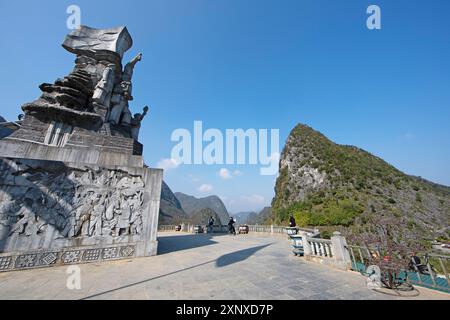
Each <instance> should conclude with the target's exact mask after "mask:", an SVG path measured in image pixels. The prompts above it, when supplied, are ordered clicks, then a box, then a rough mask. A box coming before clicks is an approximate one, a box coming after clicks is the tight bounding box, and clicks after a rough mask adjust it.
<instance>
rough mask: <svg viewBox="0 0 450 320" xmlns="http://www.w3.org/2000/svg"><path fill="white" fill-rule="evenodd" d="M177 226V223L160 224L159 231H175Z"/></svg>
mask: <svg viewBox="0 0 450 320" xmlns="http://www.w3.org/2000/svg"><path fill="white" fill-rule="evenodd" d="M176 227H177V226H176V225H160V226H158V231H159V232H170V231H175V228H176Z"/></svg>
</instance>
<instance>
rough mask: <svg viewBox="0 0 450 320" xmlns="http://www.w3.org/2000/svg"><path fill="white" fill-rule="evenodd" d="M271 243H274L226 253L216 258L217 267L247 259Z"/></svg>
mask: <svg viewBox="0 0 450 320" xmlns="http://www.w3.org/2000/svg"><path fill="white" fill-rule="evenodd" d="M270 245H272V244H266V245H264V246H259V247H254V248H248V249H244V250H240V251H236V252H231V253H228V254H225V255H223V256H221V257H219V259H217V260H216V267H218V268H222V267H226V266H229V265H230V264H233V263H237V262H241V261H244V260H247V259H248V258H249V257H251V256H252V255H254V254H255V253H256V252H258V251H260V250H262V249H264V248H267V247H268V246H270Z"/></svg>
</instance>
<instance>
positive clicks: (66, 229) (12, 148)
mask: <svg viewBox="0 0 450 320" xmlns="http://www.w3.org/2000/svg"><path fill="white" fill-rule="evenodd" d="M132 43H133V42H132V38H131V36H130V34H129V33H128V30H127V29H126V28H125V27H119V28H114V29H103V30H99V29H93V28H89V27H86V26H81V27H80V28H79V29H77V30H75V31H73V32H72V33H71V34H69V35H68V36H66V39H65V40H64V43H63V47H64V48H65V49H66V50H68V51H69V52H71V53H73V54H75V55H76V60H75V67H74V69H73V71H72V72H71V73H70V74H69V75H67V76H66V77H64V78H63V79H57V80H56V81H55V82H54V83H53V84H49V83H44V84H42V85H41V86H40V89H41V91H42V95H41V96H40V97H39V98H38V99H37V100H35V101H33V102H31V103H27V104H25V105H23V106H22V109H23V111H24V112H25V117H24V118H23V119H21V123H20V127H19V128H18V129H17V130H15V131H14V132H13V133H11V134H10V135H8V136H7V137H4V138H3V139H1V140H0V272H2V271H11V270H21V269H29V268H37V267H48V266H54V265H65V264H75V263H87V262H100V261H105V260H115V259H122V258H130V257H142V256H151V255H155V254H156V253H157V240H156V234H157V227H158V213H159V202H160V194H161V184H162V170H157V169H149V168H147V167H146V166H145V165H144V159H143V156H142V151H143V146H142V144H141V143H139V141H138V138H139V129H140V126H141V122H142V121H143V119H144V117H145V115H146V114H147V112H148V107H145V108H144V112H143V113H137V114H135V116H134V117H132V114H131V112H130V108H129V101H132V100H133V96H132V76H133V71H134V68H135V66H136V64H137V63H138V62H139V61H141V59H142V54H138V55H137V56H136V57H135V58H134V59H132V60H131V61H130V62H129V63H127V64H126V65H125V67H123V66H122V59H123V55H124V53H125V52H126V51H127V50H128V49H130V48H131V46H132Z"/></svg>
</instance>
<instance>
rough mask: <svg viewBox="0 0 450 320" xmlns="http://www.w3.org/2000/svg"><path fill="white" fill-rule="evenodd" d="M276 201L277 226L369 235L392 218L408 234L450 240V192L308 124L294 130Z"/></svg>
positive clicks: (286, 147) (279, 179) (282, 156)
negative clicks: (375, 224)
mask: <svg viewBox="0 0 450 320" xmlns="http://www.w3.org/2000/svg"><path fill="white" fill-rule="evenodd" d="M275 193H276V195H275V198H274V199H273V202H272V208H273V218H274V219H275V220H276V222H278V223H282V222H285V221H287V219H288V217H289V215H290V214H294V215H295V217H296V219H297V222H298V224H299V225H302V226H307V225H309V226H340V227H343V230H344V231H345V230H347V231H355V232H358V230H363V229H365V230H367V228H364V227H366V226H367V225H368V224H370V223H371V221H376V219H377V218H379V217H386V216H392V217H395V218H397V219H398V221H399V223H402V224H404V235H405V236H406V235H408V237H415V238H419V239H421V240H423V239H431V238H436V237H441V238H449V237H450V235H449V233H450V231H449V222H450V221H449V220H450V188H449V187H446V186H442V185H438V184H435V183H432V182H429V181H426V180H424V179H422V178H418V177H413V176H409V175H406V174H404V173H403V172H401V171H399V170H397V169H396V168H394V167H393V166H391V165H390V164H388V163H386V162H385V161H383V160H382V159H380V158H378V157H376V156H374V155H372V154H370V153H368V152H366V151H364V150H362V149H359V148H357V147H353V146H344V145H338V144H335V143H333V142H332V141H330V140H329V139H327V138H326V137H325V136H324V135H322V134H321V133H319V132H317V131H315V130H313V129H312V128H310V127H308V126H305V125H301V124H300V125H298V126H297V127H296V128H294V129H293V130H292V132H291V134H290V136H289V138H288V140H287V143H286V146H285V148H284V150H283V152H282V155H281V160H280V176H279V177H278V179H277V182H276V186H275Z"/></svg>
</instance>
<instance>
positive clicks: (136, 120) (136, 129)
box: [131, 106, 149, 141]
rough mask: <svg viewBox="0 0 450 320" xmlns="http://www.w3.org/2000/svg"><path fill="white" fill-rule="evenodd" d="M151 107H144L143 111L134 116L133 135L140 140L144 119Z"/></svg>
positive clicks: (132, 122) (132, 120)
mask: <svg viewBox="0 0 450 320" xmlns="http://www.w3.org/2000/svg"><path fill="white" fill-rule="evenodd" d="M148 110H149V108H148V107H147V106H145V107H144V109H143V111H144V112H143V113H136V114H135V115H134V118H133V119H131V137H132V138H133V139H134V140H136V141H138V140H139V131H140V129H141V123H142V120H144V118H145V116H146V115H147V113H148Z"/></svg>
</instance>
